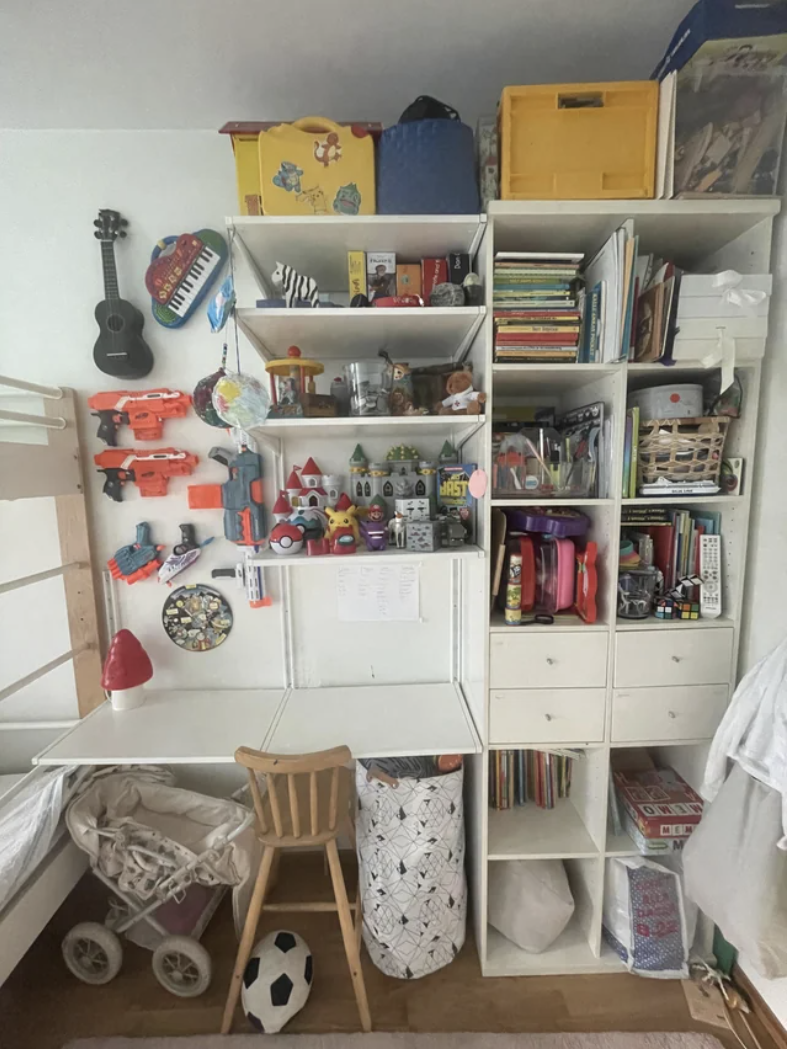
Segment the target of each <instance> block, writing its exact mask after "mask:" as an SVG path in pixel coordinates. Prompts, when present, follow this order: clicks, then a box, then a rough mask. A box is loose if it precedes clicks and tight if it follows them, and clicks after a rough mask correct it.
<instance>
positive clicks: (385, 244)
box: [225, 215, 486, 292]
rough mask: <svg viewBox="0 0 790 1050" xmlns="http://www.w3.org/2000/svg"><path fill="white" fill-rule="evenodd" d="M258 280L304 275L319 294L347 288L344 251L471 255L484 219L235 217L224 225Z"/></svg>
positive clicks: (408, 256) (404, 258) (413, 256)
mask: <svg viewBox="0 0 790 1050" xmlns="http://www.w3.org/2000/svg"><path fill="white" fill-rule="evenodd" d="M225 223H226V225H227V227H228V230H229V231H230V232H231V234H232V235H233V236H235V237H236V238H238V240H239V241H241V242H242V245H243V248H242V250H243V251H245V252H246V253H247V254H248V257H249V259H250V260H251V262H252V263H253V265H254V266H255V267H257V269H258V270H260V271H261V272H262V274H263V275H264V277H266V278H269V277H271V274H272V273H273V271H274V269H275V267H276V266H277V263H278V262H283V263H288V265H289V266H293V267H295V268H296V269H297V270H298V271H299V272H300V273H305V274H309V275H310V276H311V277H312V278H314V280H315V281H316V282H317V283H318V288H319V290H320V291H322V292H336V291H339V290H340V289H347V288H348V257H347V253H348V252H349V251H384V250H386V251H392V252H395V253H396V254H397V256H398V259H399V261H401V262H419V261H420V259H422V258H424V257H435V256H445V255H447V254H448V252H469V254H470V255H474V254H475V252H476V251H477V246H478V245H479V243H480V240H481V238H482V235H483V229H484V228H485V223H486V217H485V215H353V216H347V217H342V216H339V215H332V216H324V215H315V216H310V217H309V218H305V217H302V216H296V215H255V216H248V215H236V216H231V217H230V218H227V219H226V220H225Z"/></svg>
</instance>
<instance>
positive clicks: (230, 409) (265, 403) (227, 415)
mask: <svg viewBox="0 0 790 1050" xmlns="http://www.w3.org/2000/svg"><path fill="white" fill-rule="evenodd" d="M211 403H212V405H213V406H214V409H215V411H216V413H217V415H218V416H219V417H220V419H221V420H223V422H224V424H225V425H226V426H230V427H240V428H241V429H242V430H248V429H249V428H250V427H255V426H258V425H260V424H261V423H263V422H264V421H265V420H266V417H267V416H268V414H269V406H270V404H271V399H270V398H269V394H268V392H267V390H266V387H265V386H264V385H263V384H262V383H261V382H259V381H258V380H257V379H256V378H255V377H254V376H249V375H245V373H243V372H228V373H227V374H226V375H224V376H221V377H220V378H219V379H218V380H217V382H216V385H215V386H214V391H213V393H212V395H211Z"/></svg>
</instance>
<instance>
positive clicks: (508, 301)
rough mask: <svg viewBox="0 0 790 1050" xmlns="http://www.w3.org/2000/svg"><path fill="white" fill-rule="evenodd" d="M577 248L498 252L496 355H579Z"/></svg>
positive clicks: (506, 359) (500, 358) (558, 358)
mask: <svg viewBox="0 0 790 1050" xmlns="http://www.w3.org/2000/svg"><path fill="white" fill-rule="evenodd" d="M582 258H583V255H582V254H581V253H579V252H568V253H565V252H546V253H541V252H497V254H496V256H495V257H494V360H495V361H497V362H499V363H509V364H523V363H535V364H538V363H539V364H554V363H562V362H566V363H573V362H575V361H576V360H577V359H578V353H579V334H580V331H581V314H580V312H579V301H578V288H579V280H580V278H579V264H580V262H581V260H582Z"/></svg>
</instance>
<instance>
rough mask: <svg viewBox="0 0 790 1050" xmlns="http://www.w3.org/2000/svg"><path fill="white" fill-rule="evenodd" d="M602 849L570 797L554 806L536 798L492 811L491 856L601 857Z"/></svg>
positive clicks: (500, 857)
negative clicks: (545, 806)
mask: <svg viewBox="0 0 790 1050" xmlns="http://www.w3.org/2000/svg"><path fill="white" fill-rule="evenodd" d="M597 856H598V850H597V849H596V846H595V843H594V842H593V840H592V838H591V837H590V835H589V832H588V831H587V828H586V827H585V826H584V821H583V820H582V818H581V817H580V816H579V814H578V813H577V812H576V810H575V809H574V806H573V803H572V802H571V800H570V799H567V798H563V799H560V800H559V801H558V802H557V804H556V806H555V807H554V809H541V808H540V806H536V805H535V804H534V803H533V802H528V803H527V804H526V805H524V806H514V808H513V809H506V810H497V809H491V810H489V814H488V859H489V860H513V859H515V858H520V859H524V858H528V857H542V858H544V859H548V858H550V857H597Z"/></svg>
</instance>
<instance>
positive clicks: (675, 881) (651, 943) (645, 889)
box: [603, 857, 689, 978]
mask: <svg viewBox="0 0 790 1050" xmlns="http://www.w3.org/2000/svg"><path fill="white" fill-rule="evenodd" d="M603 932H604V937H605V938H606V940H607V941H608V942H609V943H610V944H611V945H612V947H613V948H614V950H615V951H616V952H617V954H618V955H619V956H620V958H621V959H622V960H623V962H624V963H625V965H626V968H627V969H628V970H630V971H631V972H632V973H636V974H639V975H640V976H641V977H667V978H677V977H688V975H689V971H688V954H689V938H688V931H687V928H686V917H685V914H684V909H683V890H682V887H681V880H680V876H679V875H677V874H676V873H675V872H674V871H668V870H667V869H666V868H663V867H662V866H661V865H660V864H655V863H654V862H653V861H650V860H646V859H645V858H644V857H622V858H620V857H612V858H610V859H609V860H607V861H606V875H605V882H604V902H603Z"/></svg>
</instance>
